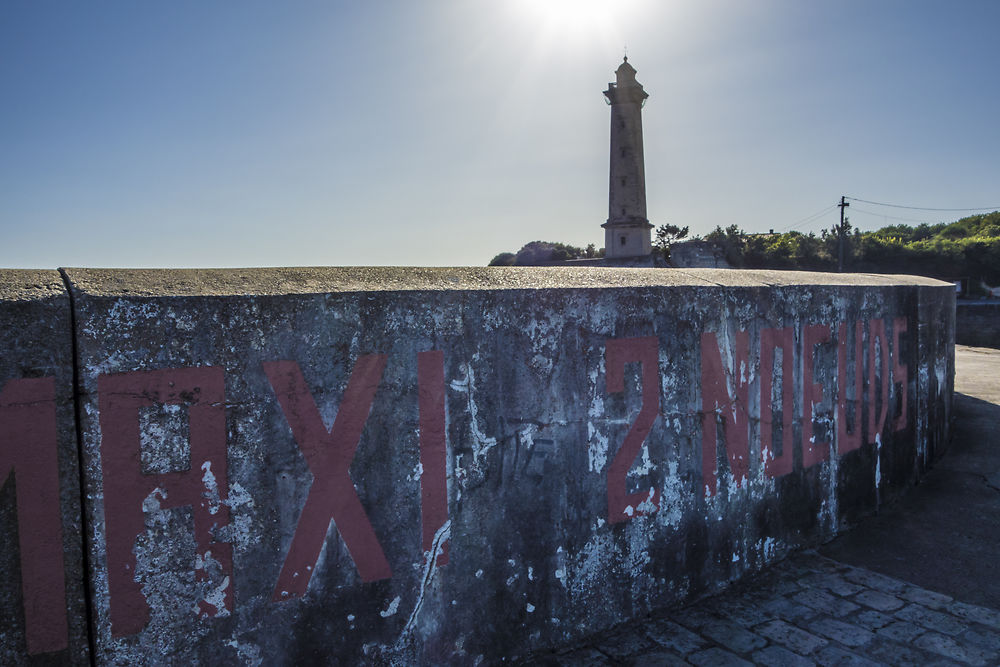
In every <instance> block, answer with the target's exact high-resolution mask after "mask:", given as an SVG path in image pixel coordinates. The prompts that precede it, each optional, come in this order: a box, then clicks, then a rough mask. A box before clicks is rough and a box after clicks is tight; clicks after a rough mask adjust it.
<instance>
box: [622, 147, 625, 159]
mask: <svg viewBox="0 0 1000 667" xmlns="http://www.w3.org/2000/svg"><path fill="white" fill-rule="evenodd" d="M622 157H625V149H624V148H623V149H622Z"/></svg>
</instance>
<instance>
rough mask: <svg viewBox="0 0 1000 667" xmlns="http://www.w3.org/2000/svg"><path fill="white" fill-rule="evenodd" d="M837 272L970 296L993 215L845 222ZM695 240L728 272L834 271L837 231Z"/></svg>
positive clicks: (667, 235)
mask: <svg viewBox="0 0 1000 667" xmlns="http://www.w3.org/2000/svg"><path fill="white" fill-rule="evenodd" d="M845 226H846V227H847V234H846V237H845V244H844V270H845V271H853V272H860V273H905V274H912V275H920V276H927V277H929V278H940V279H943V280H958V279H960V278H968V279H969V283H968V285H969V289H970V291H972V292H977V291H979V290H980V283H981V282H985V283H987V284H988V285H992V286H997V285H1000V211H994V212H993V213H985V214H980V215H973V216H969V217H967V218H962V219H961V220H958V221H956V222H951V223H940V224H936V225H930V224H926V223H925V224H920V225H917V226H916V227H911V226H909V225H890V226H888V227H883V228H882V229H879V230H877V231H874V232H862V231H860V230H857V229H853V228H851V226H850V223H849V222H848V223H847V224H846V225H845ZM686 233H687V228H686V227H685V228H683V229H681V228H679V227H674V226H671V225H665V226H661V228H660V229H659V230H657V239H656V242H655V243H654V246H655V247H656V250H655V251H656V252H660V253H662V254H663V256H664V257H665V258H668V259H669V257H670V254H669V253H670V246H671V245H672V244H674V243H675V242H676V241H677V240H679V239H681V238H683V237H684V235H685V234H686ZM696 238H697V237H696ZM701 240H703V241H708V242H710V243H713V244H715V245H716V246H717V247H718V248H720V249H721V251H722V253H723V254H724V256H725V258H726V261H728V262H729V265H730V266H732V267H733V268H748V269H797V270H807V271H836V270H837V229H836V227H833V228H831V229H824V230H823V231H822V232H821V233H820V234H819V235H816V234H815V233H814V232H810V233H809V234H803V233H801V232H785V233H783V234H756V233H749V232H745V231H744V230H742V229H740V227H739V226H738V225H730V226H729V227H726V228H725V229H723V228H722V227H716V228H715V229H714V230H713V231H712V232H710V233H708V234H706V235H705V236H704V238H702V239H701ZM603 256H604V248H599V249H597V248H595V247H594V246H593V244H591V245H589V246H587V247H586V248H577V247H575V246H571V245H566V244H564V243H554V242H548V241H532V242H531V243H527V244H525V245H524V246H523V247H522V248H521V249H520V250H519V251H518V252H517V253H512V252H504V253H500V254H499V255H497V256H496V257H494V258H493V260H492V261H491V262H490V265H491V266H505V265H506V266H509V265H519V266H531V265H540V264H549V263H553V262H561V261H566V260H569V259H583V258H593V257H603Z"/></svg>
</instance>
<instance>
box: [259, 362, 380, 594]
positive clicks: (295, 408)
mask: <svg viewBox="0 0 1000 667" xmlns="http://www.w3.org/2000/svg"><path fill="white" fill-rule="evenodd" d="M385 363H386V355H384V354H370V355H366V356H363V357H360V358H359V359H358V361H357V363H356V364H355V366H354V371H353V372H352V373H351V379H350V380H349V381H348V382H347V389H346V390H345V391H344V398H343V400H341V403H340V409H339V411H338V412H337V417H336V418H335V419H334V422H333V427H332V428H331V429H330V430H329V431H327V429H326V426H325V425H324V424H323V418H322V417H321V416H320V414H319V410H318V409H317V408H316V402H315V401H314V400H313V397H312V392H310V390H309V387H308V385H306V381H305V378H303V377H302V371H301V369H300V368H299V365H298V363H296V362H294V361H271V362H265V363H264V373H265V374H266V375H267V379H268V380H270V382H271V387H272V388H273V389H274V393H275V394H276V395H277V397H278V403H279V404H280V405H281V409H282V411H283V412H284V413H285V418H286V419H287V420H288V425H289V426H290V427H291V429H292V435H293V436H294V437H295V442H296V443H297V444H298V446H299V449H300V450H301V451H302V455H303V456H304V457H305V459H306V463H307V464H308V465H309V470H310V471H311V472H312V474H313V482H312V486H311V487H310V489H309V496H308V497H307V498H306V502H305V506H304V507H303V508H302V514H301V515H300V516H299V523H298V525H297V526H296V528H295V535H294V536H293V537H292V544H291V546H290V547H289V549H288V555H287V556H286V557H285V564H284V565H283V566H282V568H281V574H280V575H279V576H278V583H277V586H275V589H274V595H273V598H272V599H273V600H275V601H278V600H287V599H291V598H293V597H298V596H301V595H304V594H305V592H306V588H307V587H308V586H309V579H310V577H311V576H312V571H313V568H314V567H315V565H316V561H317V559H318V558H319V554H320V551H321V549H322V548H323V542H324V541H325V540H326V533H327V530H328V529H329V527H330V520H331V519H332V520H333V521H335V522H336V525H337V530H338V531H339V532H340V536H341V537H342V538H343V540H344V544H345V545H347V550H348V551H349V552H350V554H351V558H353V559H354V565H355V566H356V567H357V568H358V574H359V575H361V579H362V580H363V581H375V580H378V579H387V578H389V577H391V576H392V570H391V569H390V568H389V563H388V561H387V560H386V558H385V554H384V553H383V551H382V547H381V545H380V544H379V542H378V538H377V537H376V536H375V531H374V530H373V529H372V525H371V522H369V521H368V516H367V515H366V514H365V510H364V508H363V507H362V506H361V500H360V499H359V498H358V494H357V493H356V491H355V488H354V482H353V481H351V477H350V474H349V469H350V467H351V462H352V461H353V460H354V454H355V452H356V451H357V448H358V443H359V442H360V440H361V431H362V429H363V428H364V425H365V421H367V419H368V412H369V410H370V409H371V405H372V401H373V400H374V398H375V391H376V389H378V384H379V382H380V381H381V379H382V371H383V370H384V369H385Z"/></svg>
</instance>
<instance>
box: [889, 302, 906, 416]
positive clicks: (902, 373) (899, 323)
mask: <svg viewBox="0 0 1000 667" xmlns="http://www.w3.org/2000/svg"><path fill="white" fill-rule="evenodd" d="M905 331H906V318H905V317H897V318H896V319H895V320H893V323H892V335H893V344H892V381H893V383H894V384H895V383H896V382H898V383H900V385H901V386H902V389H903V400H902V406H901V407H900V411H899V416H898V417H896V419H895V420H894V421H893V423H892V428H893V430H894V431H902V430H903V429H905V428H906V399H907V391H906V385H907V382H908V380H907V377H906V364H905V363H903V351H902V350H901V349H900V347H899V337H900V336H901V335H902V334H903V333H904V332H905Z"/></svg>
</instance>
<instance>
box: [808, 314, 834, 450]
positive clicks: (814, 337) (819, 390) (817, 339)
mask: <svg viewBox="0 0 1000 667" xmlns="http://www.w3.org/2000/svg"><path fill="white" fill-rule="evenodd" d="M802 338H803V340H802V467H803V468H808V467H810V466H814V465H816V464H817V463H819V462H821V461H826V460H827V459H828V458H830V443H829V442H817V441H816V431H815V430H814V428H813V411H814V409H815V406H816V404H818V403H822V402H823V385H821V384H815V383H813V377H814V373H813V371H814V369H815V368H816V366H815V361H816V357H815V352H816V350H815V348H816V345H818V344H820V343H825V342H827V341H828V340H830V327H828V326H827V325H825V324H813V325H809V326H805V327H803V328H802Z"/></svg>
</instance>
